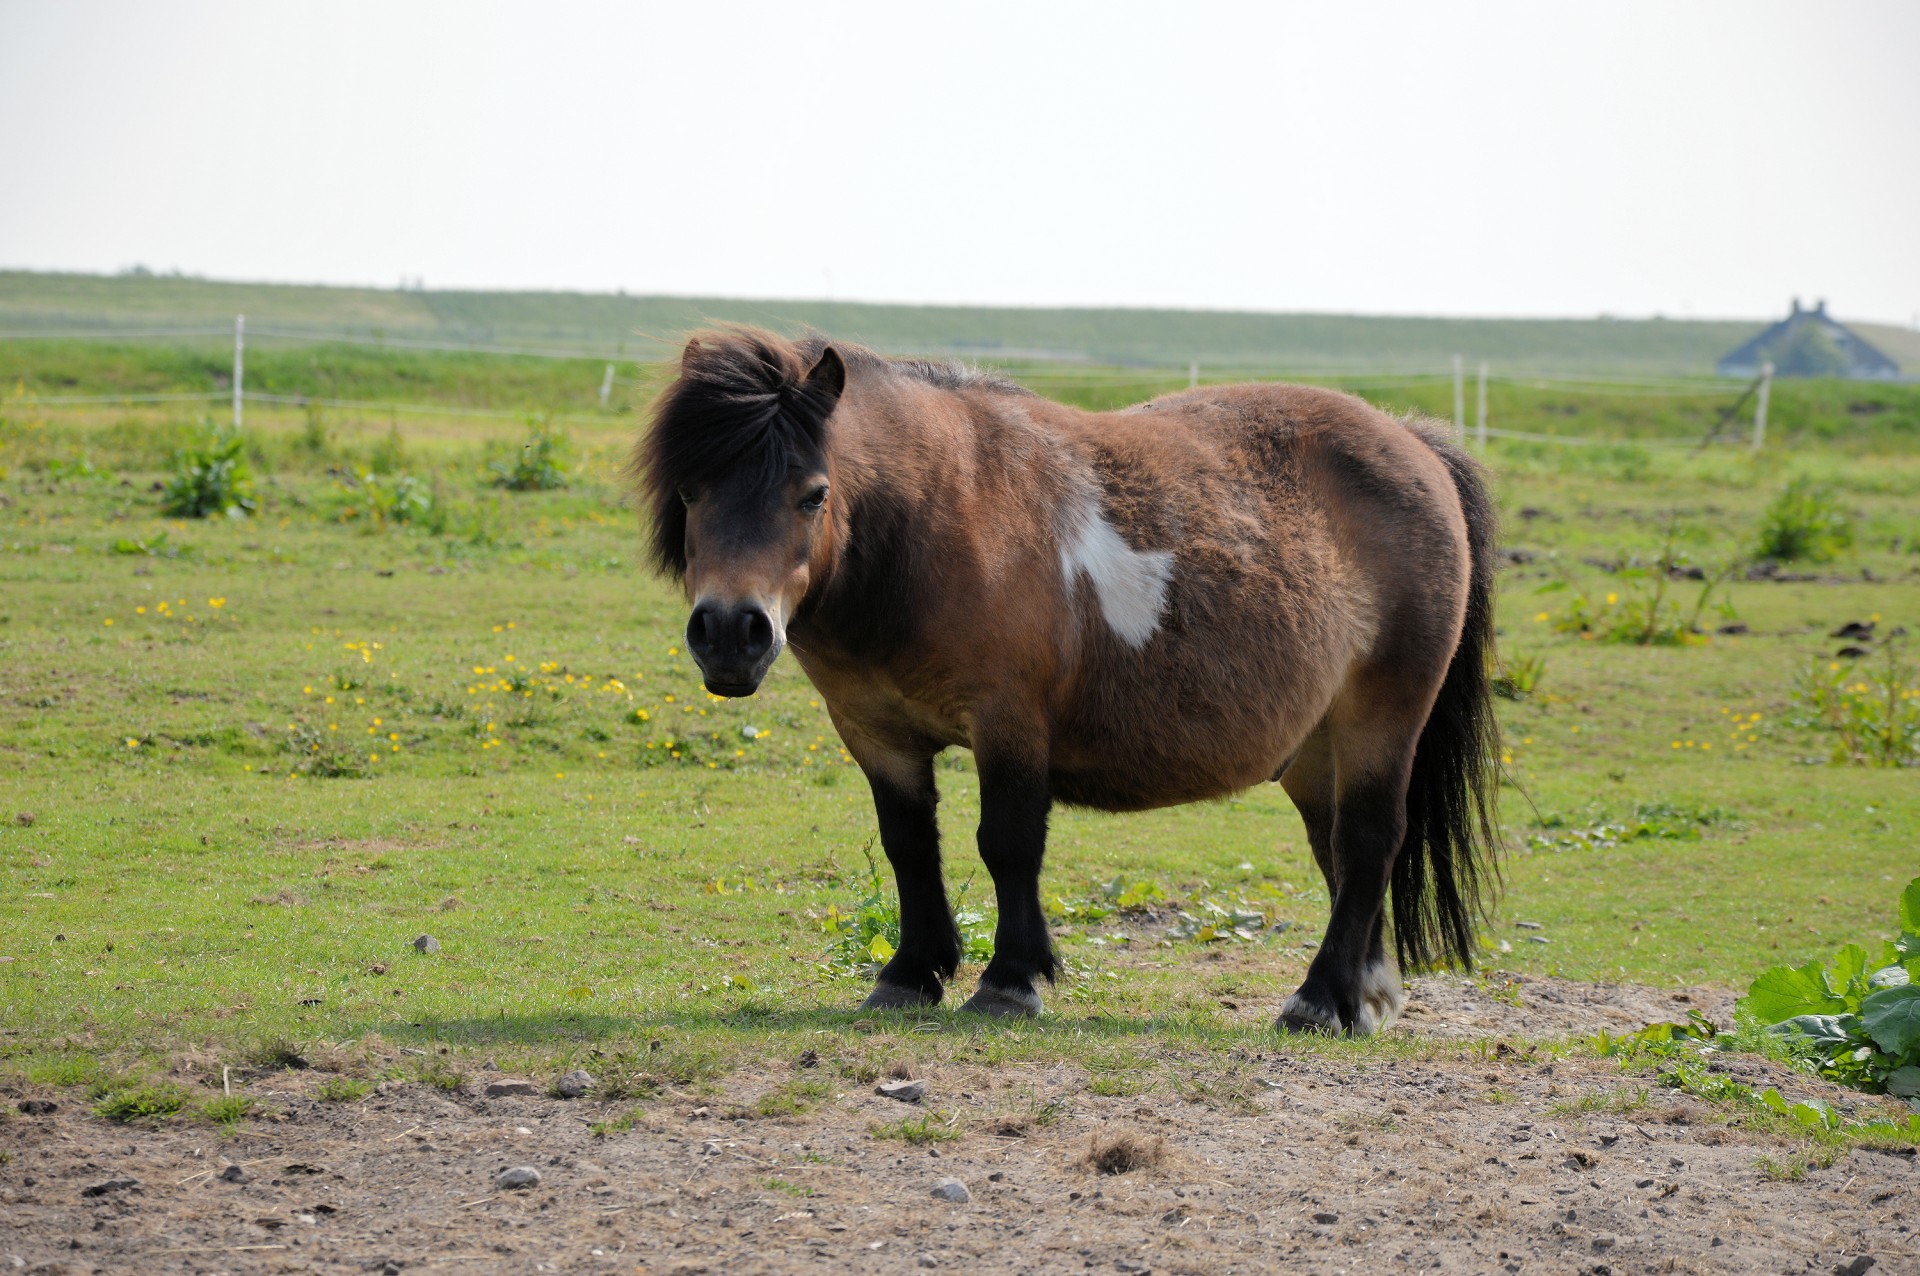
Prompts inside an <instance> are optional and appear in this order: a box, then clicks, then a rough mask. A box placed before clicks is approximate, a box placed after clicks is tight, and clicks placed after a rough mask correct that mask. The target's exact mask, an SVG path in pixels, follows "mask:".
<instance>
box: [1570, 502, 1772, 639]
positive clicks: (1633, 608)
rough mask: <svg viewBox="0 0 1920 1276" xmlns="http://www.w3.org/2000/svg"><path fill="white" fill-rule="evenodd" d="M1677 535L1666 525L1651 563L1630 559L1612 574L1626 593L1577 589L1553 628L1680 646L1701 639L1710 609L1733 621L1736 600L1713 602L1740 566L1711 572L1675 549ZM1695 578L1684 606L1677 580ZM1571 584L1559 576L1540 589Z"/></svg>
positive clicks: (1604, 637) (1609, 637)
mask: <svg viewBox="0 0 1920 1276" xmlns="http://www.w3.org/2000/svg"><path fill="white" fill-rule="evenodd" d="M1676 533H1677V529H1676V528H1674V527H1671V526H1670V527H1669V528H1668V529H1667V538H1666V541H1665V543H1664V544H1663V545H1662V546H1661V548H1660V553H1659V554H1658V555H1657V556H1656V557H1655V558H1654V559H1653V561H1652V562H1647V563H1643V562H1639V561H1637V560H1636V561H1633V562H1629V563H1628V564H1627V565H1626V566H1624V567H1622V568H1621V569H1620V570H1619V571H1618V572H1616V573H1614V578H1615V579H1616V580H1618V581H1620V582H1621V583H1622V585H1623V586H1624V589H1625V592H1624V594H1623V593H1622V592H1621V591H1619V590H1609V591H1608V592H1607V593H1606V594H1605V595H1603V596H1602V597H1600V598H1599V599H1598V600H1596V599H1595V597H1594V596H1593V595H1592V594H1589V593H1588V592H1587V591H1585V590H1579V591H1577V592H1575V593H1574V594H1573V598H1572V601H1571V602H1570V603H1569V604H1568V605H1567V609H1566V610H1565V611H1564V612H1562V613H1561V614H1560V615H1558V616H1553V617H1551V619H1552V624H1553V629H1554V632H1555V633H1562V634H1579V635H1580V636H1581V637H1582V638H1593V639H1597V640H1599V641H1601V642H1619V643H1632V644H1634V645H1635V646H1640V647H1678V646H1683V645H1685V644H1687V643H1690V642H1695V641H1698V640H1699V636H1700V633H1701V629H1700V618H1701V617H1702V616H1703V615H1705V614H1706V612H1707V610H1708V609H1709V608H1712V609H1713V610H1714V611H1715V612H1717V613H1718V614H1719V615H1720V616H1721V617H1722V618H1723V619H1727V620H1731V619H1732V618H1733V614H1734V613H1733V607H1732V604H1731V603H1730V602H1729V601H1728V600H1727V599H1725V598H1724V597H1722V598H1720V599H1719V600H1718V601H1715V595H1716V594H1719V593H1721V592H1722V587H1723V586H1724V585H1725V584H1726V583H1727V579H1728V578H1729V577H1730V576H1732V575H1733V572H1734V569H1735V567H1737V566H1738V564H1737V563H1733V562H1729V563H1727V564H1725V565H1723V566H1722V567H1720V568H1719V569H1718V570H1716V571H1712V572H1707V571H1702V570H1699V569H1697V568H1696V567H1695V565H1694V564H1693V563H1692V562H1691V561H1690V560H1689V558H1688V557H1687V555H1686V554H1684V553H1683V552H1681V551H1680V550H1679V549H1678V548H1677V546H1676V544H1675V542H1676ZM1696 578H1697V579H1698V580H1699V581H1700V589H1699V592H1698V593H1696V594H1695V595H1694V597H1693V602H1692V604H1691V605H1688V606H1683V605H1682V604H1681V602H1680V601H1679V600H1678V599H1676V598H1674V597H1673V596H1672V594H1673V589H1674V583H1675V581H1676V580H1692V579H1696ZM1570 588H1572V587H1571V585H1570V584H1569V582H1567V581H1566V580H1555V581H1549V582H1547V583H1546V584H1544V585H1542V586H1541V587H1540V588H1539V590H1538V591H1537V592H1539V593H1542V594H1547V593H1556V592H1560V591H1564V590H1568V589H1570Z"/></svg>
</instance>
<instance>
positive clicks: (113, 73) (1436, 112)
mask: <svg viewBox="0 0 1920 1276" xmlns="http://www.w3.org/2000/svg"><path fill="white" fill-rule="evenodd" d="M0 175H4V176H0V266H12V267H30V268H34V269H77V270H92V271H111V270H115V269H119V268H123V267H126V266H130V265H133V264H135V263H140V264H144V265H146V266H149V267H151V268H153V269H156V270H167V269H176V268H177V269H179V270H182V271H186V272H189V273H195V274H205V275H209V276H213V277H219V278H238V279H265V280H296V281H319V282H329V283H370V284H377V285H392V284H395V283H397V282H399V281H400V280H401V279H402V278H403V277H404V278H407V279H413V278H415V277H418V278H422V279H424V280H425V281H426V283H427V284H428V286H431V287H504V288H568V289H588V290H598V291H612V290H615V289H625V290H627V291H629V292H663V293H681V294H698V295H722V296H751V297H825V296H833V297H837V298H841V299H863V300H881V301H937V302H977V303H995V304H999V303H1010V304H1020V305H1056V304H1069V305H1126V306H1149V305H1151V306H1184V307H1205V308H1235V309H1256V310H1314V311H1350V312H1376V313H1378V312H1389V313H1405V314H1451V315H1591V314H1595V313H1613V314H1620V315H1645V314H1652V313H1664V314H1667V315H1673V316H1686V315H1693V316H1702V317H1704V316H1741V317H1758V316H1764V315H1770V314H1773V313H1775V312H1777V311H1780V310H1783V309H1784V307H1785V305H1786V303H1787V300H1788V298H1789V297H1790V296H1792V295H1793V294H1796V293H1797V294H1800V295H1801V296H1803V297H1805V298H1807V299H1808V300H1809V301H1811V300H1812V299H1813V298H1815V297H1827V298H1830V299H1831V301H1832V303H1833V306H1834V308H1835V310H1836V311H1838V312H1839V313H1841V314H1842V315H1845V316H1848V317H1853V318H1872V319H1884V320H1891V321H1894V322H1899V323H1912V322H1917V321H1920V319H1917V316H1920V233H1916V227H1917V226H1920V4H1915V3H1910V2H1907V0H1891V2H1889V3H1831V2H1823V3H1817V4H1808V3H1793V4H1774V3H1751V2H1749V3H1729V4H1721V3H1675V2H1673V0H1660V2H1659V3H1640V4H1632V3H1607V4H1572V3H1544V4H1543V3H1515V4H1429V3H1420V4H1380V5H1360V4H1327V3H1313V4H1297V5H1296V4H1281V3H1237V4H1205V3H1194V2H1192V0H1183V2H1182V3H1178V4H1174V3H1169V4H1163V5H1144V4H1124V3H1115V2H1114V0H1105V2H1103V3H1093V4H1077V3H1076V4H1069V3H1054V2H1052V0H1018V2H1016V3H1005V4H966V5H932V4H912V3H900V2H899V0H890V2H886V3H876V4H834V3H825V2H817V0H816V2H802V3H793V2H792V0H788V2H786V3H777V4H766V5H762V4H755V3H744V2H742V0H729V2H727V3H698V2H692V3H689V2H685V0H681V2H677V3H670V4H647V3H604V4H600V3H578V4H569V3H556V2H555V0H542V2H541V3H527V4H522V5H492V4H483V3H479V2H477V0H460V2H459V3H451V4H427V3H407V2H406V0H380V2H379V3H370V4H358V3H330V4H301V3H294V2H292V0H267V2H265V3H263V2H261V0H243V2H240V3H231V4H225V3H204V4H200V3H172V4H155V3H146V2H139V3H120V4H109V3H79V2H75V3H38V2H35V0H0Z"/></svg>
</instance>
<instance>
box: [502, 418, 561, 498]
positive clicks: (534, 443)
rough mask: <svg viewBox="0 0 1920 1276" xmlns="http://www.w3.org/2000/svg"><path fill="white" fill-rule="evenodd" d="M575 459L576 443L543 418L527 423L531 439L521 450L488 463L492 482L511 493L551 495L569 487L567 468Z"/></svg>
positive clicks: (526, 441)
mask: <svg viewBox="0 0 1920 1276" xmlns="http://www.w3.org/2000/svg"><path fill="white" fill-rule="evenodd" d="M572 457H573V444H572V443H571V442H570V441H569V440H568V439H567V436H566V435H565V434H562V433H561V432H560V431H558V430H556V429H554V428H553V425H552V423H551V422H550V421H548V420H546V419H544V418H542V419H539V420H533V421H529V422H528V423H527V437H526V440H525V441H524V442H523V443H521V445H520V450H519V451H518V452H516V453H514V454H513V455H512V456H509V457H500V458H496V459H494V460H492V461H489V462H488V463H487V468H488V469H489V470H490V471H492V473H493V478H492V480H491V482H492V483H493V485H494V486H495V487H503V488H505V489H507V490H508V491H509V492H550V491H553V490H555V489H557V488H562V487H565V486H566V485H567V467H568V465H569V464H570V463H571V461H572Z"/></svg>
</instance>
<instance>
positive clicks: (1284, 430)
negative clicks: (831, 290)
mask: <svg viewBox="0 0 1920 1276" xmlns="http://www.w3.org/2000/svg"><path fill="white" fill-rule="evenodd" d="M629 475H630V477H631V479H632V481H633V482H634V483H635V484H636V486H637V495H638V498H639V501H640V503H641V505H642V507H643V512H642V518H643V521H644V523H645V526H646V531H647V533H648V536H649V539H650V547H651V554H652V558H653V561H654V563H655V564H656V565H657V567H658V568H659V570H660V571H661V572H663V573H664V574H665V575H666V576H668V577H670V578H672V579H673V580H675V581H677V582H679V583H680V584H681V585H682V586H683V587H684V590H685V594H686V597H687V600H688V602H689V604H690V606H691V612H690V614H689V617H688V620H687V629H686V641H687V649H688V651H689V652H690V653H691V654H692V656H693V659H694V660H695V662H696V663H697V664H698V666H699V669H700V671H701V674H702V677H703V678H704V680H705V683H706V687H707V689H708V691H710V692H712V693H713V694H715V695H719V696H748V695H752V694H753V693H754V692H755V691H756V690H757V689H758V688H759V686H760V684H761V681H762V679H764V678H765V677H766V675H767V670H768V668H769V667H770V666H771V665H772V664H773V662H774V660H775V659H776V658H777V657H778V656H779V654H780V653H781V652H782V651H783V650H790V651H792V652H793V654H794V656H795V657H796V658H797V659H798V661H799V664H800V667H801V669H802V670H803V671H804V672H805V674H806V676H807V678H808V679H809V680H811V682H812V683H813V685H814V687H815V688H817V689H818V691H819V693H820V696H821V699H822V700H823V701H824V702H825V704H826V707H827V710H828V712H829V714H830V715H831V717H832V721H833V725H834V728H835V729H836V730H837V731H838V732H839V735H840V738H841V740H842V742H843V743H844V745H845V747H846V749H847V751H848V753H849V754H850V755H851V756H852V757H853V759H854V761H855V762H856V763H857V764H858V765H859V767H860V769H861V770H862V771H863V772H864V773H865V776H866V779H867V782H868V784H869V785H870V786H871V788H872V792H873V806H874V814H875V817H876V819H877V822H878V825H879V835H880V841H881V845H882V847H883V849H884V851H885V853H886V857H887V860H888V862H889V863H890V865H891V867H892V869H893V873H894V878H895V882H896V885H897V887H898V890H899V900H900V945H899V948H898V949H897V950H896V951H895V952H894V954H893V956H892V958H891V959H890V960H889V961H888V962H887V963H886V965H885V966H884V967H883V968H882V969H881V970H880V971H879V974H878V977H877V979H876V982H875V984H874V987H873V991H872V994H871V995H870V996H869V997H867V999H866V1001H865V1003H864V1008H869V1009H873V1008H879V1009H884V1008H911V1007H924V1006H932V1005H935V1004H937V1003H939V1002H940V1000H941V999H942V997H943V995H944V993H945V991H946V987H947V984H948V983H949V982H950V981H951V980H953V978H954V977H955V975H956V973H957V969H958V967H959V964H960V958H961V954H962V946H961V939H960V934H959V931H958V928H957V927H956V926H955V924H954V918H953V913H952V910H951V907H950V905H949V902H948V898H947V893H946V887H945V884H944V881H943V879H942V875H941V859H940V842H939V832H938V829H937V826H936V823H935V818H934V811H935V804H936V803H937V802H938V800H939V794H938V791H937V789H936V787H935V783H934V759H935V757H936V756H937V755H938V754H940V753H941V752H942V751H943V750H945V749H948V748H956V747H957V748H965V749H970V750H971V751H972V753H973V757H974V761H975V764H976V768H977V771H978V774H979V785H980V823H979V830H978V844H979V854H980V858H981V859H982V861H984V863H985V865H986V869H987V872H988V874H989V875H990V876H991V878H992V882H993V888H994V893H995V896H996V899H997V902H998V907H999V917H998V921H997V924H996V928H995V932H994V951H993V956H992V959H991V960H990V961H989V962H988V963H987V965H986V968H985V970H984V971H983V972H982V973H981V975H980V979H979V985H978V987H977V989H976V990H975V991H974V992H973V994H972V996H970V997H969V998H968V999H967V1000H966V1002H965V1003H964V1004H963V1005H962V1006H961V1007H960V1008H961V1010H963V1011H973V1012H980V1013H984V1014H988V1015H995V1016H1025V1015H1034V1014H1038V1013H1039V1012H1040V1009H1041V999H1040V992H1039V984H1040V982H1041V981H1043V980H1044V981H1046V982H1048V983H1051V982H1052V981H1053V978H1054V976H1055V974H1056V972H1057V971H1058V969H1059V967H1058V963H1057V961H1056V959H1055V955H1054V951H1053V946H1052V941H1051V937H1050V936H1049V934H1048V930H1047V924H1046V918H1045V915H1044V913H1043V911H1042V908H1041V903H1040V889H1039V887H1040V872H1041V863H1042V859H1043V856H1044V854H1045V850H1046V840H1047V821H1048V815H1049V812H1050V809H1051V807H1052V805H1053V803H1055V802H1062V803H1069V804H1077V805H1081V806H1087V807H1094V808H1098V809H1101V810H1108V811H1133V810H1142V809H1147V808H1152V807H1158V806H1164V805H1169V804H1174V803H1184V802H1198V801H1203V800H1206V799H1210V798H1219V797H1223V796H1225V795H1229V794H1232V793H1235V792H1237V791H1240V790H1243V789H1246V788H1248V787H1250V786H1252V785H1255V784H1260V783H1264V782H1267V781H1276V780H1277V781H1278V782H1279V783H1280V785H1281V786H1282V787H1283V788H1284V789H1285V790H1286V793H1287V795H1288V796H1289V797H1290V798H1291V799H1292V801H1293V803H1294V805H1295V806H1296V807H1297V808H1298V810H1299V813H1300V816H1301V819H1302V821H1303V823H1304V824H1305V826H1306V834H1307V839H1308V841H1309V843H1310V844H1311V846H1312V850H1313V855H1314V858H1315V860H1316V861H1317V863H1318V865H1319V868H1320V871H1321V873H1322V874H1323V875H1324V876H1325V878H1326V882H1327V886H1328V890H1329V894H1330V897H1331V900H1332V912H1331V916H1330V917H1329V919H1328V922H1327V929H1326V933H1325V939H1324V940H1323V942H1322V943H1321V944H1320V946H1319V948H1318V951H1317V952H1316V953H1315V955H1314V957H1313V960H1312V962H1311V963H1310V965H1309V968H1308V970H1307V973H1306V976H1305V978H1304V980H1303V981H1302V982H1301V984H1300V986H1299V988H1298V989H1297V990H1296V991H1295V992H1294V993H1293V994H1292V995H1291V996H1290V997H1289V998H1288V999H1287V1000H1286V1002H1285V1003H1284V1005H1283V1007H1282V1009H1281V1012H1280V1016H1279V1022H1278V1025H1277V1026H1278V1027H1279V1028H1280V1029H1282V1030H1311V1031H1322V1032H1331V1033H1347V1034H1353V1035H1364V1034H1368V1033H1372V1032H1375V1031H1377V1030H1378V1029H1379V1028H1381V1027H1382V1026H1383V1025H1385V1024H1387V1023H1389V1022H1391V1021H1392V1019H1393V1018H1394V1017H1395V1016H1396V1015H1397V1014H1398V1013H1399V1011H1400V1009H1401V1007H1402V1005H1403V1003H1404V999H1405V992H1404V989H1403V985H1402V982H1401V977H1400V972H1401V971H1408V972H1411V971H1415V970H1419V969H1422V968H1425V967H1429V966H1433V965H1436V964H1458V965H1462V966H1468V967H1470V966H1471V964H1472V960H1473V944H1474V932H1475V927H1476V925H1477V924H1478V923H1479V922H1480V921H1482V920H1484V918H1485V916H1486V912H1487V909H1488V908H1489V907H1490V902H1491V899H1490V897H1491V895H1492V893H1493V891H1494V889H1496V888H1497V885H1498V877H1499V865H1498V862H1497V858H1496V853H1495V848H1496V845H1497V838H1496V826H1495V820H1496V811H1495V802H1494V798H1495V792H1494V790H1495V783H1496V781H1497V768H1496V764H1495V761H1494V760H1495V759H1496V758H1497V757H1498V739H1497V730H1498V729H1497V726H1496V723H1495V720H1494V715H1493V709H1492V701H1491V698H1490V687H1489V677H1488V663H1489V661H1490V660H1491V659H1492V645H1493V613H1492V592H1493V561H1492V560H1493V553H1494V535H1495V516H1494V509H1493V504H1492V501H1491V500H1490V498H1489V496H1488V493H1487V489H1486V487H1485V485H1484V483H1483V481H1482V479H1481V477H1480V474H1479V470H1478V467H1477V465H1476V464H1475V463H1474V462H1473V461H1472V460H1471V459H1470V458H1469V457H1468V456H1467V455H1465V453H1463V452H1462V451H1461V450H1460V449H1459V448H1457V447H1456V446H1454V445H1453V444H1452V442H1451V441H1449V439H1448V438H1446V437H1445V436H1444V435H1443V433H1442V432H1441V430H1440V429H1439V428H1438V427H1437V426H1435V425H1432V424H1429V423H1425V422H1422V421H1418V420H1412V419H1408V420H1400V419H1396V418H1394V417H1390V416H1388V415H1386V414H1384V413H1382V412H1380V411H1378V410H1376V409H1375V408H1373V407H1371V406H1369V405H1368V404H1366V403H1364V402H1362V401H1361V400H1359V399H1356V398H1353V397H1350V396H1348V395H1345V394H1340V393H1336V392H1333V391H1330V390H1325V389H1319V388H1314V387H1309V386H1300V385H1284V384H1248V385H1229V386H1208V387H1204V388H1197V389H1190V390H1187V391H1185V392H1184V393H1179V394H1172V395H1168V396H1165V397H1161V398H1156V399H1154V400H1152V401H1150V402H1147V403H1142V404H1139V405H1137V406H1134V407H1130V408H1127V409H1124V410H1122V411H1115V412H1088V411H1082V410H1080V409H1077V408H1073V407H1069V406H1066V405H1062V404H1059V403H1055V402H1051V401H1049V400H1047V399H1044V398H1041V397H1039V396H1037V395H1035V394H1033V393H1031V392H1029V391H1027V390H1025V389H1023V388H1022V387H1020V386H1018V385H1015V384H1013V383H1011V382H1009V381H1006V380H1002V379H1000V378H998V377H995V376H993V375H990V374H988V373H986V372H983V371H979V370H976V369H972V368H968V367H964V366H959V365H954V364H948V363H941V362H931V361H925V360H917V359H897V358H886V357H882V356H880V355H878V354H875V353H873V352H871V351H868V350H864V349H861V348H859V347H857V346H853V345H848V344H841V343H835V342H830V341H828V340H826V339H824V338H822V337H819V336H810V337H803V338H800V339H794V340H788V339H785V338H782V337H779V336H776V335H773V334H771V333H767V332H763V331H757V330H753V329H748V328H730V329H726V330H721V331H712V332H701V333H698V334H696V335H694V336H693V337H692V339H691V340H689V341H688V342H687V345H686V348H685V350H684V352H683V353H682V354H681V356H680V359H679V363H678V368H677V376H676V377H675V379H674V380H673V381H672V382H671V384H669V385H668V386H667V387H666V389H665V390H664V391H663V392H662V393H661V395H660V396H659V398H658V400H657V402H656V405H655V407H654V409H653V412H652V418H651V422H650V424H648V426H647V427H646V428H645V429H644V431H643V432H642V435H641V437H640V440H639V442H638V444H637V446H636V447H635V450H634V454H633V458H632V460H631V462H630V465H629ZM1389 899H1390V901H1391V916H1392V933H1393V942H1394V959H1397V963H1396V960H1394V959H1390V958H1389V957H1388V955H1387V950H1386V946H1385V939H1384V936H1385V931H1386V928H1387V915H1388V911H1389V910H1388V902H1389ZM1396 965H1397V968H1396Z"/></svg>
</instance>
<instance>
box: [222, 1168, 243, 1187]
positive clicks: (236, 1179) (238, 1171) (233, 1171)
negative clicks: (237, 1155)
mask: <svg viewBox="0 0 1920 1276" xmlns="http://www.w3.org/2000/svg"><path fill="white" fill-rule="evenodd" d="M220 1181H221V1182H222V1183H244V1182H246V1181H247V1172H246V1170H244V1169H242V1168H241V1167H240V1166H238V1165H229V1166H228V1167H227V1168H226V1169H224V1170H222V1171H220Z"/></svg>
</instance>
